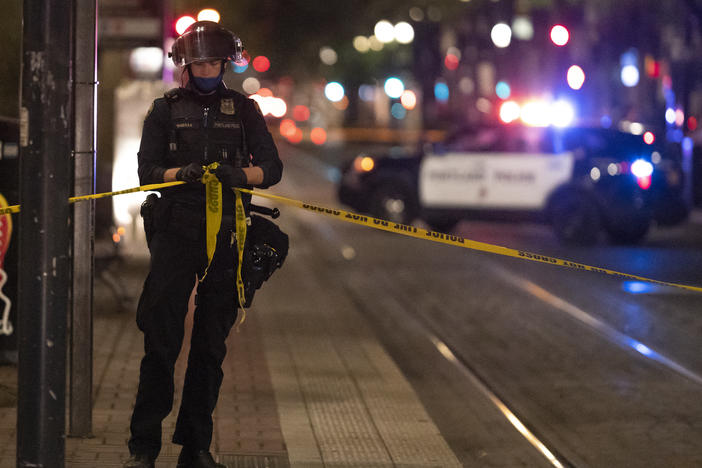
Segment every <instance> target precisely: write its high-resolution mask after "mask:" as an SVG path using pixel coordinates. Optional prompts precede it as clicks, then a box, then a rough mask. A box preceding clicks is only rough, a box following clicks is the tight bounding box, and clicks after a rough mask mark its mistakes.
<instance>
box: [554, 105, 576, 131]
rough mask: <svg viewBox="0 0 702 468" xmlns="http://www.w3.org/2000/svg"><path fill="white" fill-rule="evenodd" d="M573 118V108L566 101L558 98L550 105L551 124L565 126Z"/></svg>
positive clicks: (571, 121)
mask: <svg viewBox="0 0 702 468" xmlns="http://www.w3.org/2000/svg"><path fill="white" fill-rule="evenodd" d="M573 120H575V108H574V107H573V105H572V104H571V103H569V102H568V101H563V100H559V101H556V102H554V103H553V105H552V106H551V125H553V126H555V127H567V126H568V125H570V124H572V123H573Z"/></svg>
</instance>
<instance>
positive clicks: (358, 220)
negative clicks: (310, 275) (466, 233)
mask: <svg viewBox="0 0 702 468" xmlns="http://www.w3.org/2000/svg"><path fill="white" fill-rule="evenodd" d="M237 190H240V191H242V192H245V193H250V194H252V195H256V196H259V197H264V198H268V199H271V200H276V201H279V202H282V203H285V204H286V205H291V206H296V207H298V208H302V209H303V210H307V211H311V212H313V213H319V214H323V215H327V216H331V217H332V218H336V219H339V220H341V221H346V222H348V223H354V224H360V225H362V226H367V227H371V228H374V229H380V230H382V231H389V232H394V233H396V234H402V235H403V236H409V237H415V238H417V239H424V240H429V241H432V242H439V243H442V244H448V245H453V246H456V247H463V248H464V249H470V250H479V251H481V252H490V253H494V254H498V255H504V256H507V257H514V258H519V259H522V260H530V261H533V262H541V263H548V264H550V265H558V266H563V267H567V268H574V269H577V270H582V271H593V272H595V273H603V274H606V275H613V276H617V277H620V278H625V279H631V280H638V281H647V282H649V283H655V284H660V285H663V286H673V287H676V288H683V289H687V290H690V291H697V292H702V287H698V286H689V285H685V284H678V283H669V282H667V281H658V280H654V279H650V278H645V277H643V276H637V275H630V274H627V273H620V272H618V271H614V270H608V269H606V268H598V267H594V266H590V265H585V264H582V263H576V262H571V261H569V260H563V259H560V258H556V257H549V256H547V255H541V254H535V253H531V252H527V251H524V250H517V249H510V248H508V247H501V246H499V245H493V244H486V243H484V242H478V241H473V240H470V239H465V238H463V237H460V236H453V235H450V234H444V233H441V232H436V231H428V230H426V229H422V228H419V227H416V226H409V225H406V224H398V223H393V222H390V221H385V220H382V219H377V218H372V217H370V216H365V215H359V214H356V213H352V212H349V211H344V210H339V209H336V208H325V207H322V206H319V205H312V204H309V203H305V202H301V201H299V200H293V199H291V198H285V197H281V196H279V195H272V194H269V193H261V192H254V191H253V190H248V189H243V188H242V189H237Z"/></svg>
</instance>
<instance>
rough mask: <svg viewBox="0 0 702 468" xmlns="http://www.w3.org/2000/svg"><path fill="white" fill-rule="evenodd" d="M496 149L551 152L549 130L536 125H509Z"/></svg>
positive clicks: (516, 151)
mask: <svg viewBox="0 0 702 468" xmlns="http://www.w3.org/2000/svg"><path fill="white" fill-rule="evenodd" d="M495 150H496V151H501V152H508V153H553V152H554V151H553V141H552V135H551V132H550V131H549V130H548V129H545V128H538V127H511V128H508V129H507V132H506V133H505V134H504V136H503V138H501V139H500V140H499V141H498V142H497V144H496V146H495Z"/></svg>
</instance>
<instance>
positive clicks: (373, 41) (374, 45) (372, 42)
mask: <svg viewBox="0 0 702 468" xmlns="http://www.w3.org/2000/svg"><path fill="white" fill-rule="evenodd" d="M368 45H369V46H370V48H371V50H374V51H376V52H379V51H381V50H383V43H382V42H381V41H380V40H379V39H378V38H377V37H375V35H372V36H371V37H369V38H368Z"/></svg>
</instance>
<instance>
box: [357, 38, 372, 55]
mask: <svg viewBox="0 0 702 468" xmlns="http://www.w3.org/2000/svg"><path fill="white" fill-rule="evenodd" d="M353 47H354V49H356V50H357V51H359V52H361V53H366V52H368V50H369V49H370V41H369V40H368V38H367V37H366V36H356V37H354V38H353Z"/></svg>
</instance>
